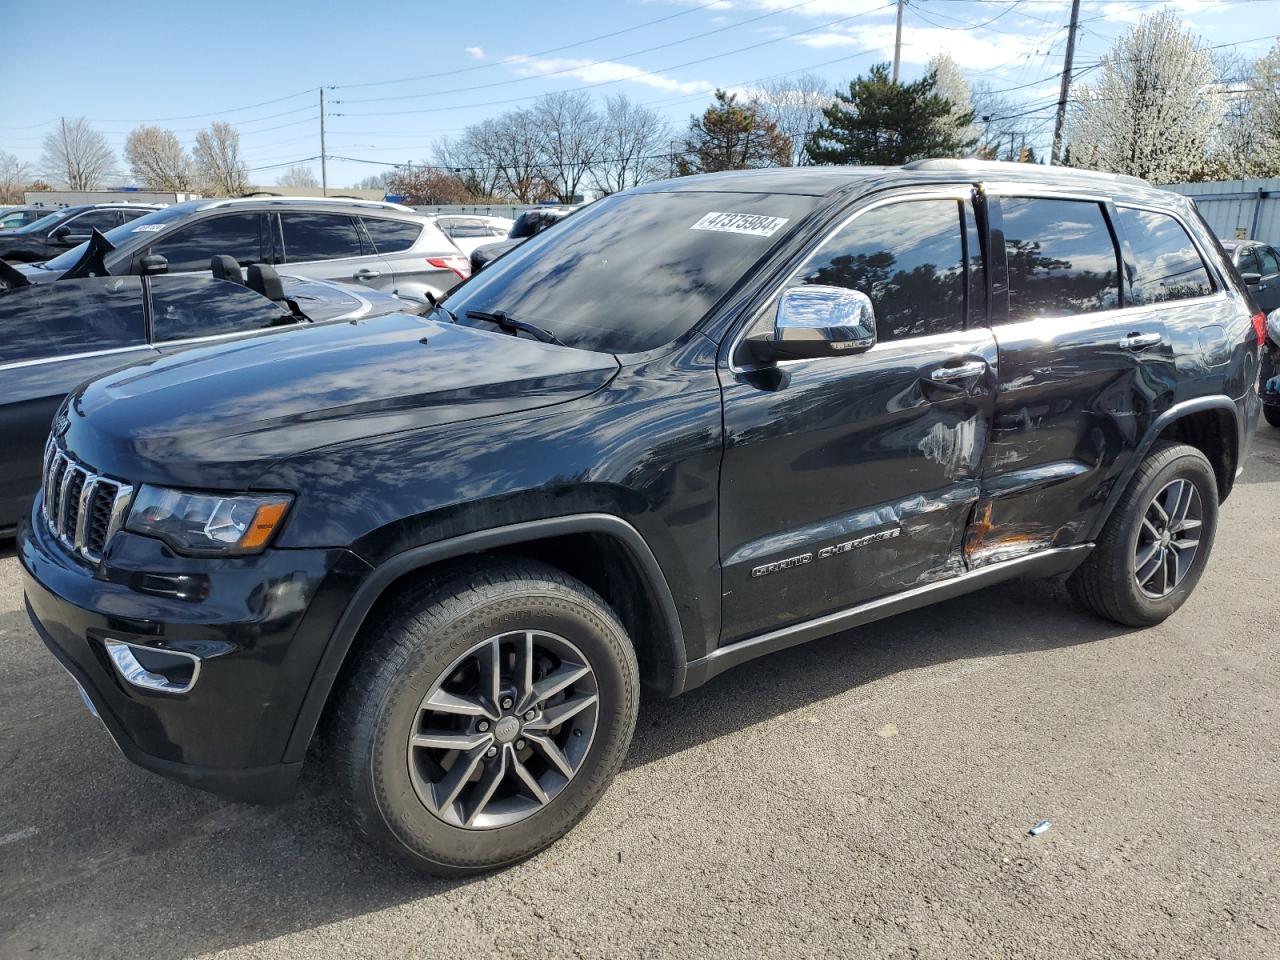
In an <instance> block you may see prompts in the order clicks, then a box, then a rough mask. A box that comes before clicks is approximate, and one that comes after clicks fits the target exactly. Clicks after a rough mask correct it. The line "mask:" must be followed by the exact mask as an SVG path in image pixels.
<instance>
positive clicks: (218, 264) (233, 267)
mask: <svg viewBox="0 0 1280 960" xmlns="http://www.w3.org/2000/svg"><path fill="white" fill-rule="evenodd" d="M209 270H210V272H212V273H213V279H215V280H228V281H230V282H231V283H244V275H243V274H241V273H240V264H239V263H237V262H236V258H235V257H229V256H227V255H226V254H225V253H221V254H218V255H217V256H216V257H210V258H209Z"/></svg>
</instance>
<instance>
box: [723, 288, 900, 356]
mask: <svg viewBox="0 0 1280 960" xmlns="http://www.w3.org/2000/svg"><path fill="white" fill-rule="evenodd" d="M745 342H746V346H747V349H748V350H749V351H750V352H751V356H752V357H753V358H754V359H756V360H758V361H760V362H762V363H769V362H773V361H776V360H811V359H815V358H817V357H838V356H844V355H848V354H850V353H861V352H863V351H864V350H869V349H871V348H872V347H873V346H875V343H876V315H875V310H874V308H873V307H872V306H871V298H870V297H868V296H867V295H866V294H865V293H863V292H862V291H860V290H849V289H846V288H845V287H827V286H821V285H819V284H805V285H803V286H799V287H791V288H790V289H789V290H785V291H783V294H782V296H781V297H780V298H779V299H778V308H777V313H776V314H775V317H774V322H773V332H772V333H770V334H766V335H764V336H762V337H751V338H749V339H748V340H747V341H745Z"/></svg>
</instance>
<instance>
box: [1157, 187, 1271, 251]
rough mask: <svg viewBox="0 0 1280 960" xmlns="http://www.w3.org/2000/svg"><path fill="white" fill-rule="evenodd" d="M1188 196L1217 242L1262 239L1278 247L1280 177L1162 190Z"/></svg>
mask: <svg viewBox="0 0 1280 960" xmlns="http://www.w3.org/2000/svg"><path fill="white" fill-rule="evenodd" d="M1165 189H1166V190H1173V191H1174V192H1175V193H1180V194H1182V195H1183V196H1185V197H1191V198H1192V199H1193V200H1195V202H1196V206H1197V207H1198V208H1199V210H1200V213H1201V215H1202V216H1203V217H1204V218H1205V220H1206V221H1208V224H1209V226H1210V228H1212V230H1213V232H1214V233H1216V234H1217V235H1218V238H1219V239H1220V240H1243V239H1245V238H1246V237H1247V238H1249V239H1251V240H1261V241H1263V242H1264V243H1269V244H1271V246H1273V247H1280V178H1274V179H1271V180H1218V181H1214V182H1211V183H1175V184H1173V185H1171V186H1168V187H1166V188H1165Z"/></svg>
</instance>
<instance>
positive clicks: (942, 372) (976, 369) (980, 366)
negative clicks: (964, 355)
mask: <svg viewBox="0 0 1280 960" xmlns="http://www.w3.org/2000/svg"><path fill="white" fill-rule="evenodd" d="M986 372H987V364H986V361H985V360H971V361H969V362H968V363H957V364H956V365H955V366H954V367H938V368H937V369H936V370H934V371H933V372H932V373H930V374H929V379H930V380H935V381H937V382H938V383H945V382H946V381H948V380H968V379H969V378H970V377H980V376H982V375H983V374H984V373H986Z"/></svg>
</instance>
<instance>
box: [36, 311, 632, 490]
mask: <svg viewBox="0 0 1280 960" xmlns="http://www.w3.org/2000/svg"><path fill="white" fill-rule="evenodd" d="M617 371H618V362H617V360H616V359H615V358H614V357H613V355H612V354H603V353H591V352H588V351H583V350H574V349H570V348H568V347H559V346H554V345H550V344H544V343H539V342H537V341H533V340H526V339H519V338H516V337H513V336H510V335H508V334H505V333H490V332H487V331H484V330H478V329H475V328H472V327H465V326H457V325H454V324H447V323H438V322H436V321H434V320H428V319H424V318H421V317H416V316H411V315H408V314H391V315H386V316H380V317H374V318H372V319H368V320H358V321H352V322H347V323H338V324H331V325H326V326H321V327H312V328H309V329H308V328H305V327H304V328H292V329H290V330H287V331H282V332H279V333H273V334H268V335H266V336H261V337H250V338H248V339H246V340H238V341H235V342H232V343H226V344H220V345H217V346H209V347H203V348H198V349H195V350H187V351H184V352H182V353H179V354H176V355H171V356H167V357H164V358H161V359H159V360H155V361H152V362H150V363H146V364H143V365H141V366H134V367H126V368H125V369H122V370H117V371H116V372H114V373H111V374H108V375H106V376H104V377H101V378H99V379H97V380H93V381H90V382H89V383H87V384H83V385H81V386H80V387H79V388H77V389H76V390H75V391H74V392H72V393H71V395H70V396H69V397H68V398H67V404H66V406H65V407H64V410H63V411H62V412H60V413H59V416H58V417H57V418H56V419H55V421H54V430H55V433H56V432H58V431H61V432H63V433H64V434H65V439H64V443H65V444H66V447H67V449H68V450H69V451H71V453H72V454H73V455H74V456H76V457H77V458H78V459H79V460H81V461H82V462H83V463H86V464H87V465H89V466H91V467H92V468H94V469H96V470H98V471H99V472H101V473H104V474H108V475H110V476H115V477H118V478H120V479H122V480H126V481H129V482H131V483H138V482H148V483H169V484H174V485H177V486H186V487H197V488H199V487H204V488H209V489H234V488H239V487H243V486H247V485H249V484H251V483H252V481H253V480H254V479H255V478H256V477H258V476H260V475H261V474H262V472H263V470H264V469H265V468H267V467H268V466H269V465H270V464H272V463H274V462H276V461H279V460H281V459H283V458H286V457H289V456H291V455H293V454H296V453H300V452H302V451H304V450H310V449H314V448H316V447H323V446H327V445H330V444H336V443H342V442H343V441H347V440H352V439H357V438H365V437H371V436H376V435H380V434H385V433H392V432H399V431H405V430H415V429H420V428H423V427H431V426H435V425H439V424H445V423H456V422H459V421H463V420H472V419H478V418H481V417H493V416H498V415H501V414H511V413H516V412H518V411H523V410H532V409H535V408H538V407H547V406H551V405H553V404H557V403H564V402H566V401H569V400H573V399H576V398H578V397H582V396H585V395H587V394H589V393H591V392H593V391H594V390H597V389H599V388H600V387H601V386H603V385H604V384H606V383H608V381H609V380H610V379H611V378H612V377H613V376H614V374H615V373H617ZM64 423H65V426H64Z"/></svg>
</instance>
